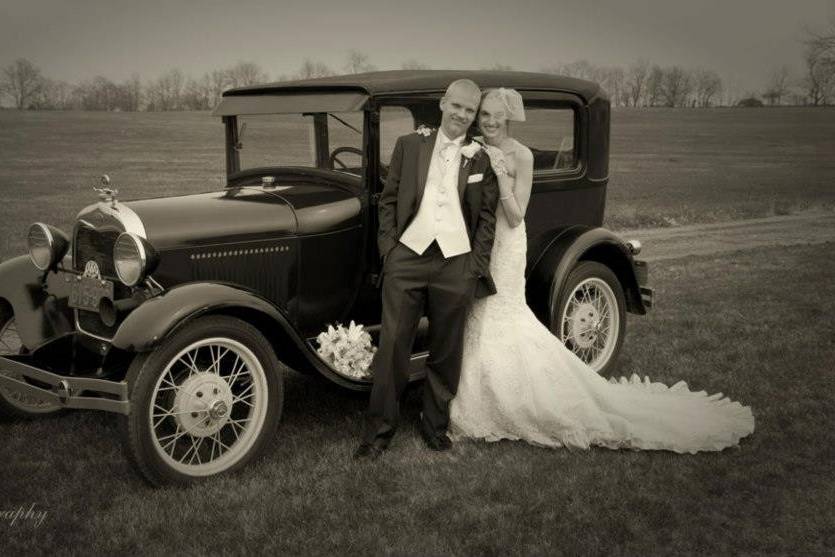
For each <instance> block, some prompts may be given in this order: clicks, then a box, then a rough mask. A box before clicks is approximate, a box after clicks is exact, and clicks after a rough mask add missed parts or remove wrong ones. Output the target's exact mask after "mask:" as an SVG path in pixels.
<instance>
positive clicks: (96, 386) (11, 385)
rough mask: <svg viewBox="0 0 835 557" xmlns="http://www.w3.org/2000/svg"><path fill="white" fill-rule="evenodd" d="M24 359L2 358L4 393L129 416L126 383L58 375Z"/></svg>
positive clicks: (0, 375) (0, 370)
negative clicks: (34, 365)
mask: <svg viewBox="0 0 835 557" xmlns="http://www.w3.org/2000/svg"><path fill="white" fill-rule="evenodd" d="M22 358H23V357H8V356H2V357H0V387H2V388H3V389H4V390H5V391H8V392H11V393H18V394H20V395H24V396H27V397H30V398H32V399H37V400H40V401H43V402H47V403H50V404H54V405H57V406H60V407H61V408H68V409H86V410H101V411H105V412H115V413H117V414H124V415H127V414H129V413H130V402H129V401H128V384H127V383H126V382H125V381H108V380H106V379H95V378H90V377H68V376H64V375H58V374H55V373H52V372H49V371H46V370H43V369H39V368H36V367H32V366H31V365H29V364H27V363H25V362H24V361H22ZM41 385H43V386H41Z"/></svg>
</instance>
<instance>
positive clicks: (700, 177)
mask: <svg viewBox="0 0 835 557" xmlns="http://www.w3.org/2000/svg"><path fill="white" fill-rule="evenodd" d="M224 164H225V163H224V155H223V126H222V124H221V123H220V120H219V119H218V118H213V117H211V116H210V115H209V114H208V113H189V112H173V113H133V114H131V113H101V112H17V111H12V110H6V111H0V201H2V203H0V258H6V257H9V256H11V255H14V254H17V253H21V252H22V251H23V250H24V246H25V242H24V239H23V236H24V233H25V229H26V227H27V226H28V225H29V224H30V223H31V222H32V221H34V220H42V221H45V222H49V223H51V224H55V225H57V226H59V227H61V228H63V229H64V230H67V231H69V230H70V229H71V225H72V222H73V218H74V216H75V214H76V213H77V212H78V210H79V209H80V208H81V207H83V206H85V205H87V204H89V203H93V202H95V201H96V196H95V194H94V192H93V191H92V190H91V189H90V187H91V185H93V184H95V183H97V179H98V176H100V175H101V174H104V173H107V174H109V175H110V176H111V178H112V179H113V183H114V186H115V187H117V188H118V189H119V190H120V191H121V194H120V197H121V198H122V199H136V198H141V197H148V196H165V195H175V194H186V193H194V192H200V191H207V190H211V189H218V188H221V187H222V185H223V183H224V172H225V168H224ZM610 175H611V181H610V187H609V195H608V202H607V210H606V213H607V215H606V220H607V224H608V225H609V226H610V227H614V228H636V227H646V226H668V225H673V224H684V223H690V222H708V221H718V220H729V219H737V218H745V217H753V216H766V215H772V214H785V213H789V212H795V211H801V210H804V209H808V208H820V207H825V208H833V207H835V187H833V184H835V110H832V109H827V108H820V109H810V108H809V109H807V108H779V109H762V110H757V109H749V110H742V109H712V110H686V109H679V110H677V109H652V110H645V109H644V110H642V109H624V110H616V111H614V112H613V116H612V147H611V168H610Z"/></svg>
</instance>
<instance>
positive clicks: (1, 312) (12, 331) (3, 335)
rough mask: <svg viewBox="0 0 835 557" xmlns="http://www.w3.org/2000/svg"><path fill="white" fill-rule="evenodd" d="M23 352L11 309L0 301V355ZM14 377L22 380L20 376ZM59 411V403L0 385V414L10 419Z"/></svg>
mask: <svg viewBox="0 0 835 557" xmlns="http://www.w3.org/2000/svg"><path fill="white" fill-rule="evenodd" d="M23 352H24V348H23V343H22V342H21V340H20V335H19V334H18V332H17V323H16V322H15V318H14V314H13V313H12V311H11V309H10V308H9V307H7V306H6V305H5V304H2V303H0V356H7V355H17V354H21V353H23ZM15 379H19V380H24V379H23V378H22V377H19V376H18V377H15ZM60 411H61V405H60V404H55V403H52V402H45V401H42V400H39V399H35V398H30V397H28V396H26V395H21V394H18V393H13V392H11V391H7V390H5V389H3V388H2V387H0V416H2V417H6V418H11V419H13V420H14V419H23V420H27V419H34V418H41V417H43V416H47V415H50V414H55V413H56V412H60Z"/></svg>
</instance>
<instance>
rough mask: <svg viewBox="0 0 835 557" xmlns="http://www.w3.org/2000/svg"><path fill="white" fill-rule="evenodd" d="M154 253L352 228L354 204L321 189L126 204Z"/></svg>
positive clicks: (339, 192)
mask: <svg viewBox="0 0 835 557" xmlns="http://www.w3.org/2000/svg"><path fill="white" fill-rule="evenodd" d="M124 205H126V206H127V207H129V208H130V209H131V210H132V211H133V212H134V213H136V215H137V216H138V217H139V219H140V220H141V222H142V225H143V226H144V228H145V232H146V237H147V239H148V240H149V241H150V242H151V245H153V246H154V247H155V248H156V249H171V248H180V247H196V246H207V245H217V244H226V243H234V242H246V241H257V240H264V239H268V238H280V237H283V236H293V235H299V234H301V235H306V234H319V233H323V232H329V231H334V230H339V229H342V228H346V227H348V226H350V225H352V224H358V215H359V212H360V203H359V200H358V199H357V198H356V197H354V196H352V195H350V194H349V193H348V192H346V191H345V190H343V189H341V188H331V187H327V186H312V185H303V186H281V187H274V188H265V187H235V188H227V189H226V190H224V191H220V192H210V193H201V194H195V195H185V196H179V197H165V198H157V199H143V200H138V201H128V202H125V203H124Z"/></svg>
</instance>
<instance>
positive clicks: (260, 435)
mask: <svg viewBox="0 0 835 557" xmlns="http://www.w3.org/2000/svg"><path fill="white" fill-rule="evenodd" d="M128 385H129V388H130V400H131V413H130V415H129V416H125V417H123V418H122V428H123V429H122V433H123V441H124V443H125V449H126V452H127V456H128V458H129V460H130V461H131V462H132V463H133V465H134V466H135V468H136V469H137V470H138V471H139V472H140V473H141V474H142V475H143V476H144V477H145V479H147V480H148V481H149V482H150V483H152V484H154V485H165V484H185V483H191V482H194V481H196V480H199V479H201V478H205V477H208V476H214V475H217V474H221V473H226V472H232V471H234V470H237V469H240V468H242V467H244V466H246V465H247V464H248V463H249V462H251V461H252V460H253V459H254V458H256V457H257V456H258V455H259V454H260V453H261V452H262V451H263V450H264V449H265V448H266V447H267V446H268V444H269V443H270V441H271V439H272V437H273V435H274V432H275V430H276V428H277V426H278V421H279V419H280V416H281V407H282V399H283V386H282V377H281V373H280V365H279V363H278V360H277V359H276V356H275V354H274V352H273V349H272V346H271V345H270V344H269V342H267V340H266V339H265V338H264V337H263V335H261V333H260V332H259V331H258V330H257V329H255V328H254V327H253V326H251V325H249V324H248V323H246V322H244V321H241V320H239V319H235V318H231V317H224V316H211V317H204V318H201V319H198V320H196V321H195V322H194V323H192V324H191V325H188V326H187V327H186V328H184V329H183V331H182V332H180V333H179V334H176V335H175V336H174V337H172V338H171V339H169V340H167V341H165V342H164V343H163V344H162V345H161V346H160V347H159V348H157V349H156V350H154V351H153V352H150V353H148V354H141V355H139V356H138V357H137V358H136V360H135V361H134V362H133V363H132V364H131V366H130V369H129V370H128Z"/></svg>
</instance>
